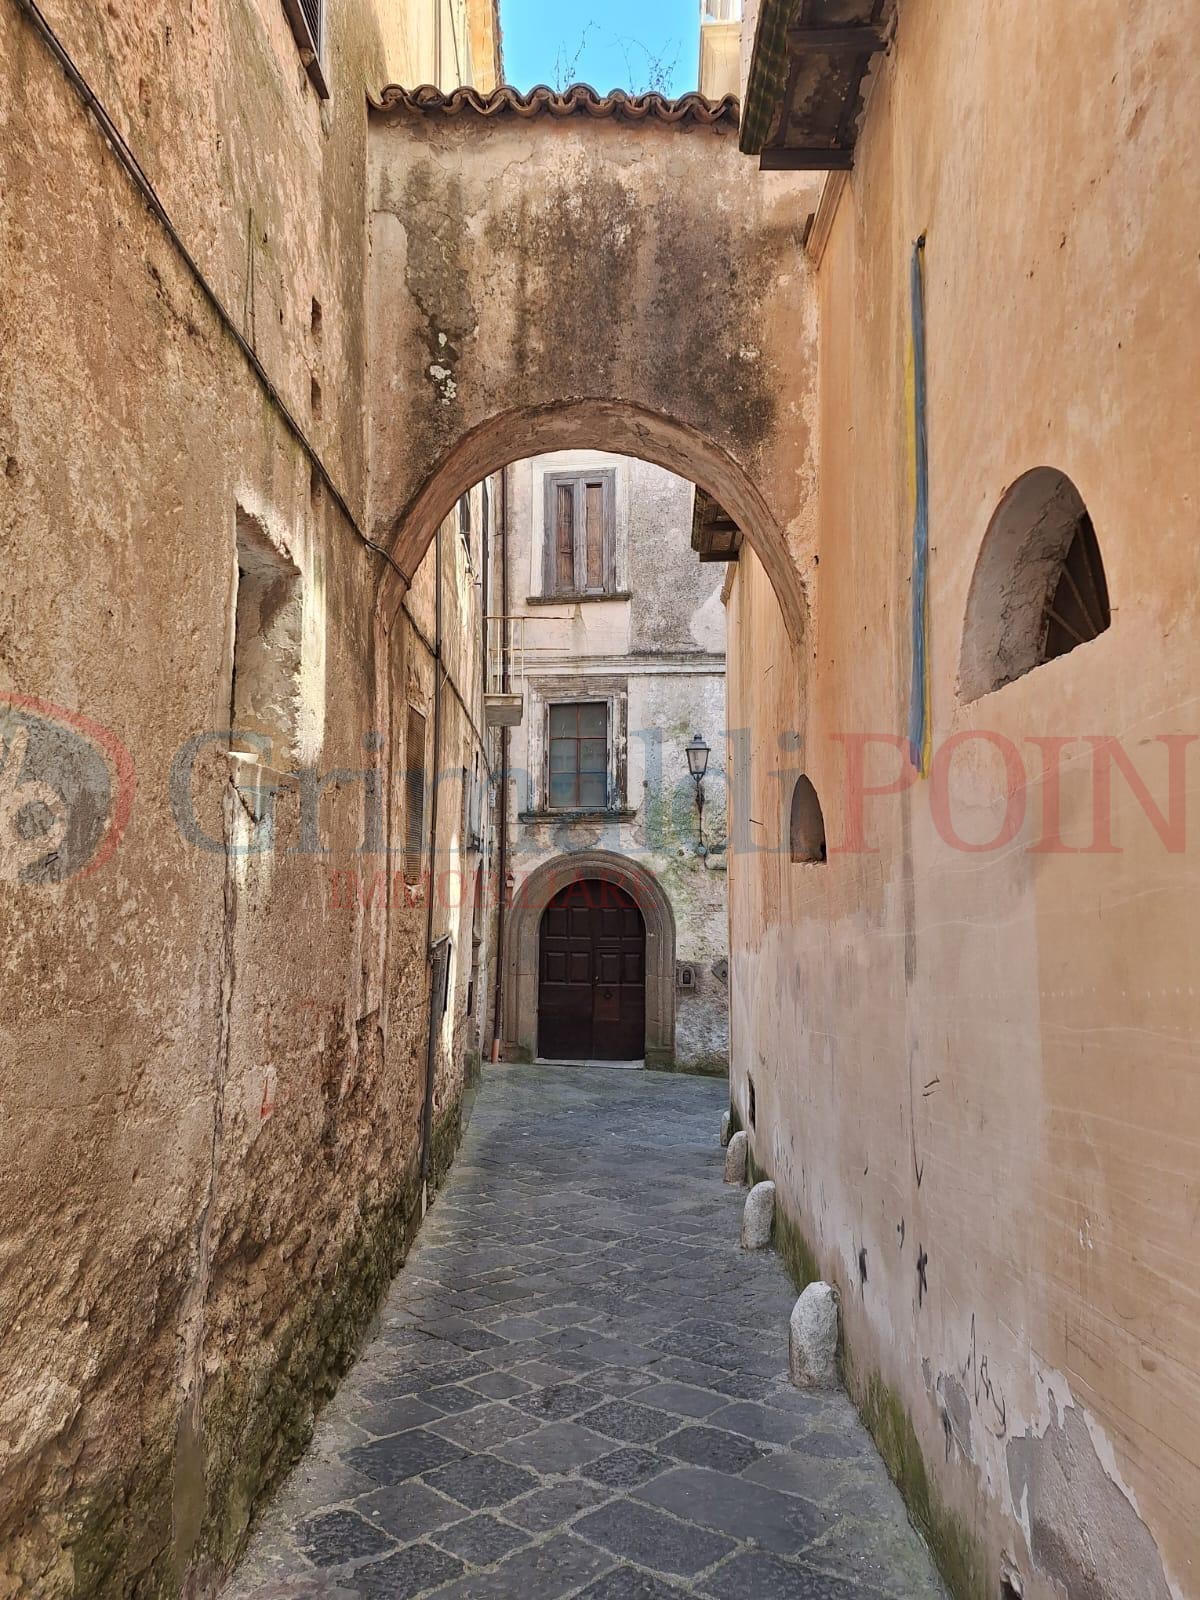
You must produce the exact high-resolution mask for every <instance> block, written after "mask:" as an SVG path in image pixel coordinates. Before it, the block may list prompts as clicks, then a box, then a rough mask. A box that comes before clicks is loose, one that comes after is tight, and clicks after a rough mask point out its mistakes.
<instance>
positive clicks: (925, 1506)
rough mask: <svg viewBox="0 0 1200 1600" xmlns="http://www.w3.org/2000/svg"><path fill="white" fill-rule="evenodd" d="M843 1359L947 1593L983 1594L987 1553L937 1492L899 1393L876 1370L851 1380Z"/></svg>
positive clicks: (970, 1598)
mask: <svg viewBox="0 0 1200 1600" xmlns="http://www.w3.org/2000/svg"><path fill="white" fill-rule="evenodd" d="M844 1365H845V1366H846V1367H847V1368H848V1369H849V1370H848V1371H847V1375H846V1381H847V1387H848V1388H849V1389H850V1393H851V1395H852V1396H853V1398H854V1400H855V1403H856V1404H857V1406H858V1409H859V1411H860V1413H861V1414H862V1419H863V1421H864V1422H865V1423H866V1425H867V1428H868V1429H869V1431H870V1434H871V1437H872V1438H873V1439H874V1441H875V1444H876V1446H877V1447H878V1450H879V1453H880V1455H881V1456H882V1457H883V1461H884V1465H885V1466H886V1467H887V1469H888V1472H889V1473H890V1474H891V1476H892V1478H893V1480H894V1481H895V1484H896V1486H897V1488H898V1489H899V1490H900V1493H901V1494H902V1495H903V1496H904V1503H905V1505H906V1506H907V1507H908V1514H909V1516H910V1517H911V1518H912V1520H913V1522H914V1523H915V1525H916V1526H917V1528H918V1529H919V1530H920V1532H921V1533H922V1534H923V1535H924V1537H925V1541H926V1543H927V1544H928V1545H929V1548H930V1550H931V1552H932V1553H933V1559H934V1561H935V1562H936V1563H937V1567H938V1571H939V1572H940V1573H941V1575H942V1577H943V1578H944V1579H945V1580H946V1584H947V1587H948V1588H949V1589H950V1592H951V1594H953V1595H954V1596H955V1600H989V1597H990V1593H991V1591H990V1589H989V1586H988V1560H987V1557H986V1555H985V1554H984V1551H983V1548H982V1546H981V1545H980V1543H979V1540H978V1539H977V1538H976V1537H975V1535H974V1534H973V1533H972V1532H971V1530H970V1529H969V1528H968V1527H967V1525H966V1523H965V1522H964V1521H963V1519H962V1518H961V1517H960V1516H959V1515H958V1514H957V1512H955V1511H952V1510H951V1509H950V1507H949V1506H947V1505H946V1503H945V1501H944V1500H943V1499H942V1497H941V1495H940V1494H939V1492H938V1488H937V1485H936V1483H935V1482H934V1481H933V1479H932V1477H931V1476H930V1474H929V1470H928V1468H927V1466H926V1464H925V1457H924V1455H923V1453H922V1451H921V1446H920V1444H919V1442H918V1440H917V1434H916V1430H915V1428H914V1427H913V1425H912V1421H911V1419H910V1417H909V1415H908V1412H907V1411H906V1410H905V1409H904V1405H903V1402H902V1401H901V1399H900V1397H899V1395H897V1394H896V1393H895V1392H894V1391H893V1390H892V1389H890V1388H889V1387H888V1386H887V1384H886V1383H884V1381H883V1379H882V1378H881V1377H880V1375H879V1373H877V1372H872V1373H870V1374H869V1375H868V1376H866V1378H865V1381H862V1382H861V1383H860V1382H856V1381H855V1374H854V1372H853V1364H852V1363H851V1362H845V1361H844Z"/></svg>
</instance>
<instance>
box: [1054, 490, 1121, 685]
mask: <svg viewBox="0 0 1200 1600" xmlns="http://www.w3.org/2000/svg"><path fill="white" fill-rule="evenodd" d="M1111 622H1112V613H1111V611H1110V609H1109V604H1108V584H1107V582H1106V581H1105V577H1104V562H1103V561H1102V559H1101V556H1100V544H1099V541H1098V540H1097V538H1096V530H1095V529H1094V528H1093V527H1092V519H1091V518H1090V517H1089V516H1088V515H1087V513H1086V512H1084V514H1083V515H1082V516H1081V517H1080V519H1079V523H1078V525H1077V526H1076V529H1075V533H1074V535H1073V537H1072V539H1071V543H1070V546H1069V547H1068V549H1067V554H1066V557H1065V559H1064V561H1063V564H1062V572H1061V574H1060V576H1059V579H1058V582H1057V583H1056V584H1055V586H1054V592H1053V593H1052V595H1051V596H1050V602H1049V604H1048V605H1047V607H1046V635H1045V643H1044V644H1043V646H1042V660H1043V661H1053V660H1054V659H1055V657H1056V656H1065V655H1066V654H1067V652H1068V651H1070V650H1074V648H1075V646H1076V645H1077V644H1087V643H1088V641H1089V640H1091V639H1095V638H1096V637H1097V635H1098V634H1101V633H1103V632H1104V630H1105V629H1106V628H1107V627H1109V625H1110V624H1111Z"/></svg>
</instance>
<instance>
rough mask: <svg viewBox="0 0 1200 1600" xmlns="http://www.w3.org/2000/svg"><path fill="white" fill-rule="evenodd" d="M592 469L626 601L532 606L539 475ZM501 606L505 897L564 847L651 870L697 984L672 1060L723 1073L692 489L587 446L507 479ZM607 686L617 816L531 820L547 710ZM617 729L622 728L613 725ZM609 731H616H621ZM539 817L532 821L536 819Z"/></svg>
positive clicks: (712, 617) (708, 598) (707, 706)
mask: <svg viewBox="0 0 1200 1600" xmlns="http://www.w3.org/2000/svg"><path fill="white" fill-rule="evenodd" d="M580 469H583V470H592V471H594V470H597V469H603V470H608V471H611V472H613V473H614V475H615V509H614V523H615V552H614V553H615V566H616V587H617V590H618V591H619V592H620V593H622V594H624V595H627V596H628V598H624V599H611V600H596V599H588V600H584V601H554V602H551V603H547V601H546V599H545V596H544V581H543V572H544V539H545V475H546V474H547V473H552V472H572V471H576V470H580ZM509 482H510V501H509V532H508V559H509V570H510V574H511V578H510V604H509V609H510V611H511V612H512V614H513V615H514V616H517V617H520V618H522V619H523V620H522V623H521V624H520V626H521V629H522V634H523V641H524V653H523V663H524V682H523V683H522V684H520V685H518V687H522V688H523V689H524V690H525V715H524V719H523V721H522V723H521V726H520V727H519V728H515V729H513V732H512V736H511V743H510V762H511V766H510V771H511V790H510V795H511V799H510V806H509V816H510V820H511V858H510V861H511V869H512V872H513V876H514V893H515V894H520V892H521V887H522V885H523V884H524V882H525V881H526V880H527V879H528V877H529V875H530V874H531V873H533V872H535V871H536V870H537V869H538V868H540V867H542V866H544V865H545V864H546V863H547V862H549V861H551V860H553V859H555V858H556V857H558V856H561V855H563V854H565V853H570V852H573V851H582V850H592V849H603V850H607V851H614V852H617V853H619V854H623V855H629V856H631V857H632V858H633V859H634V860H635V861H636V862H637V863H638V864H639V865H640V866H641V867H643V868H644V869H645V870H646V871H648V872H650V873H651V874H652V875H653V876H654V878H655V879H656V880H657V881H658V883H659V885H660V886H661V888H662V890H663V891H664V892H665V894H666V896H667V898H668V900H669V901H670V904H671V906H672V909H673V912H674V921H675V945H676V948H675V957H676V960H677V961H687V962H694V963H696V965H697V966H698V968H699V972H698V986H697V988H696V989H695V990H694V991H692V992H683V991H679V992H677V993H676V995H675V1033H674V1051H673V1054H674V1061H675V1063H676V1064H677V1065H679V1066H681V1067H684V1068H689V1069H695V1070H704V1071H710V1072H723V1071H724V1070H725V1064H726V1058H727V1052H728V990H727V982H726V977H725V967H724V964H723V963H724V961H725V958H726V957H727V954H728V935H727V915H726V904H725V877H726V874H725V855H724V843H725V784H724V774H723V772H722V770H721V745H722V734H723V731H724V728H725V653H724V651H725V617H724V611H723V609H722V607H721V601H720V591H721V582H722V578H723V576H724V568H723V567H721V566H718V565H712V566H702V565H701V564H700V562H699V561H698V560H697V559H696V556H695V553H694V552H693V550H692V549H691V513H692V498H693V490H692V485H691V484H690V483H688V482H686V481H685V480H684V479H682V478H679V477H676V476H675V475H674V474H673V473H670V472H666V471H664V470H663V469H662V468H660V467H656V466H653V465H651V464H650V463H648V462H645V461H639V460H635V459H633V458H632V457H628V456H613V455H607V454H605V453H603V452H601V451H596V450H586V449H584V450H571V451H559V452H556V453H554V454H551V455H543V456H538V457H536V458H530V459H526V460H523V461H519V462H517V463H516V464H515V465H514V466H513V467H512V468H511V469H510V471H509ZM588 685H591V686H592V687H593V689H594V692H595V693H596V694H597V695H598V696H601V697H603V696H606V695H608V694H609V693H611V692H613V691H614V690H616V689H617V688H619V690H620V692H621V694H622V695H623V697H624V708H623V710H622V711H618V713H617V727H616V730H615V734H616V740H617V743H618V746H619V748H618V749H617V750H616V752H615V764H616V772H615V776H616V778H617V781H618V782H620V783H621V784H622V787H623V801H622V806H621V810H622V813H623V815H621V816H619V817H614V818H612V819H611V820H607V819H604V820H596V819H587V820H581V821H572V822H566V821H561V820H555V819H553V818H552V817H545V816H544V815H542V814H540V813H542V812H543V811H544V806H545V797H544V793H543V792H542V791H543V790H544V779H543V768H544V762H545V737H546V736H545V728H544V721H545V714H546V713H545V707H546V705H547V704H548V703H549V702H550V701H551V700H553V699H555V698H559V697H564V696H565V697H578V696H579V695H580V694H581V693H585V692H587V686H588ZM622 718H623V719H624V720H623V725H622V720H621V719H622ZM697 731H700V732H703V733H704V734H705V736H706V737H707V739H708V742H709V744H710V745H711V746H712V749H713V756H712V760H711V766H710V775H709V777H708V779H707V782H706V802H707V803H706V810H705V830H704V831H705V840H706V841H707V843H708V844H709V845H710V846H713V847H714V848H713V849H712V850H711V852H710V853H709V854H707V855H704V856H702V855H699V854H697V850H696V845H697V842H698V840H697V832H696V810H695V791H694V786H693V784H692V781H691V779H690V778H689V776H688V765H687V756H686V754H685V753H684V746H685V745H686V744H687V742H688V740H689V739H690V738H691V737H692V735H693V734H694V733H696V732H697ZM622 734H623V737H622ZM535 813H537V814H535Z"/></svg>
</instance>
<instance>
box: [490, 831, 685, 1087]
mask: <svg viewBox="0 0 1200 1600" xmlns="http://www.w3.org/2000/svg"><path fill="white" fill-rule="evenodd" d="M588 878H599V879H601V880H602V881H603V882H605V883H613V884H616V886H617V887H618V888H620V889H624V890H625V892H626V894H628V895H631V896H632V897H633V899H634V900H635V901H636V902H637V906H638V909H639V910H640V911H641V913H642V916H643V918H644V919H645V923H646V1065H647V1066H648V1067H654V1066H658V1067H670V1066H673V1065H674V1060H675V915H674V913H673V911H672V910H671V902H670V901H669V900H668V899H667V896H666V894H665V893H664V891H663V888H662V885H661V884H660V883H659V881H658V879H657V878H656V877H655V876H654V875H653V873H651V872H648V871H647V870H646V868H645V867H642V866H639V864H638V863H637V862H636V861H634V860H633V859H632V858H631V857H630V856H621V855H616V854H614V853H613V852H612V851H609V850H580V851H577V852H575V853H573V854H572V855H567V856H558V857H556V858H555V859H554V860H553V861H547V862H544V863H543V865H542V866H540V867H538V868H536V869H535V870H534V871H533V872H531V873H530V874H529V876H528V878H526V879H525V881H524V883H523V884H522V885H521V887H520V889H519V890H518V892H517V894H516V895H515V897H514V900H513V905H512V909H511V911H510V912H509V915H508V923H507V928H506V933H505V941H504V955H503V969H502V970H503V982H504V1039H503V1045H502V1048H503V1054H504V1058H505V1060H507V1061H532V1060H533V1056H534V1052H535V1049H536V1044H537V997H538V933H539V930H540V927H541V921H542V913H543V912H544V911H545V909H546V906H547V905H548V903H549V902H550V901H551V900H552V899H553V898H554V896H555V895H556V894H557V893H558V892H559V890H560V889H564V888H566V886H567V885H568V884H569V883H575V882H578V881H579V880H580V879H588Z"/></svg>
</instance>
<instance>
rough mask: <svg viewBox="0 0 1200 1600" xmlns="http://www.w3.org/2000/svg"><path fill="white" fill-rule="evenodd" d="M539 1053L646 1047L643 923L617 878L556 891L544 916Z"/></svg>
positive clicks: (565, 1056) (603, 1054)
mask: <svg viewBox="0 0 1200 1600" xmlns="http://www.w3.org/2000/svg"><path fill="white" fill-rule="evenodd" d="M539 956H540V959H539V967H538V1054H539V1055H541V1056H545V1057H548V1058H550V1059H552V1060H585V1061H586V1060H599V1061H636V1060H638V1059H640V1058H641V1056H642V1055H643V1054H644V1053H645V1045H646V982H645V973H646V925H645V923H644V922H643V920H642V914H641V912H640V911H639V910H638V908H637V905H636V904H635V902H634V901H633V900H632V899H631V898H630V896H629V895H627V894H626V893H625V891H624V890H623V889H619V888H617V886H616V885H615V884H611V883H604V882H601V881H599V880H597V879H586V880H583V881H581V882H579V883H573V884H569V885H568V886H567V888H565V889H562V890H560V891H559V893H558V894H557V895H555V897H554V899H553V900H552V901H551V902H550V904H549V906H548V907H547V908H546V911H545V914H544V916H543V917H542V928H541V939H540V952H539Z"/></svg>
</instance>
